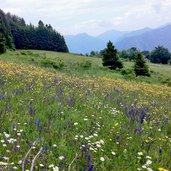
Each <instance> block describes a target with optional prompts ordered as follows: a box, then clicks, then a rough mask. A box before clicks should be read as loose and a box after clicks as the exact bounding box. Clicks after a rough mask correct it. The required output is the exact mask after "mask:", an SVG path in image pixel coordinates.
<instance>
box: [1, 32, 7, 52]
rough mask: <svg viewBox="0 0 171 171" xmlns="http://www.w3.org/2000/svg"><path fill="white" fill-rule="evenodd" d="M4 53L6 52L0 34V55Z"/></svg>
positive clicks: (2, 37)
mask: <svg viewBox="0 0 171 171" xmlns="http://www.w3.org/2000/svg"><path fill="white" fill-rule="evenodd" d="M5 52H6V45H5V37H4V35H3V34H0V54H2V53H5Z"/></svg>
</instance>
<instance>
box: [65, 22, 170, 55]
mask: <svg viewBox="0 0 171 171" xmlns="http://www.w3.org/2000/svg"><path fill="white" fill-rule="evenodd" d="M64 37H65V40H66V44H67V45H68V48H69V50H70V52H74V53H89V52H91V51H92V50H94V51H100V50H102V49H104V48H105V46H106V43H107V42H108V41H109V40H111V41H112V42H113V43H114V45H115V46H116V48H117V49H119V50H124V49H125V50H126V49H129V48H131V47H136V48H137V49H139V50H149V51H151V50H153V49H154V48H155V47H156V46H158V45H161V46H164V47H166V48H168V49H169V51H171V23H169V25H164V26H161V27H158V28H156V29H151V28H148V27H147V28H143V29H139V30H135V31H118V30H109V31H107V32H104V33H102V34H100V35H98V36H90V35H88V34H86V33H83V34H78V35H66V36H64Z"/></svg>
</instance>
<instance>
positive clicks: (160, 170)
mask: <svg viewBox="0 0 171 171" xmlns="http://www.w3.org/2000/svg"><path fill="white" fill-rule="evenodd" d="M158 170H159V171H169V170H167V169H164V168H161V167H159V168H158Z"/></svg>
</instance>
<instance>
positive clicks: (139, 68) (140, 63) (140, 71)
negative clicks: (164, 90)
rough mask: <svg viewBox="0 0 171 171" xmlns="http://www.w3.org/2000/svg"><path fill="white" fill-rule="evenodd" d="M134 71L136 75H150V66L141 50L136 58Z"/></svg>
mask: <svg viewBox="0 0 171 171" xmlns="http://www.w3.org/2000/svg"><path fill="white" fill-rule="evenodd" d="M134 72H135V75H136V76H148V77H149V76H150V73H149V68H148V66H147V64H146V61H145V59H144V57H143V55H142V54H141V53H140V52H139V53H138V54H137V56H136V58H135V64H134Z"/></svg>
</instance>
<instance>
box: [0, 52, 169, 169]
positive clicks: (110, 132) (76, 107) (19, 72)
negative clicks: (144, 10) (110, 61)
mask: <svg viewBox="0 0 171 171" xmlns="http://www.w3.org/2000/svg"><path fill="white" fill-rule="evenodd" d="M0 58H1V59H0V169H1V170H5V171H6V170H7V171H9V170H15V169H17V170H22V164H21V163H22V162H24V158H25V155H26V153H27V152H28V150H29V149H30V148H31V147H32V146H33V142H35V141H36V144H35V145H34V148H33V149H32V150H31V152H30V153H29V155H28V157H27V160H26V161H25V170H26V169H28V170H29V169H30V166H31V163H32V159H33V158H34V157H35V155H36V154H37V153H38V151H39V150H40V148H41V147H42V148H43V150H42V151H41V153H40V155H39V157H37V158H36V160H35V164H34V170H40V171H43V170H53V169H52V168H53V167H50V166H51V165H52V164H53V165H54V166H57V167H59V168H60V170H69V165H70V164H71V170H73V171H74V170H76V171H77V170H78V171H81V170H87V171H89V170H90V171H91V170H93V171H94V170H95V171H99V170H100V171H108V170H113V171H136V170H138V169H141V170H144V171H145V170H147V169H144V168H143V167H146V168H148V169H153V170H154V171H157V170H158V168H160V167H161V168H165V169H167V170H171V164H170V155H171V150H170V146H171V131H170V130H171V122H170V119H171V110H170V106H171V88H170V87H169V86H167V83H162V82H161V81H160V80H158V77H162V79H167V78H169V79H170V75H169V74H168V72H169V71H170V66H164V65H153V64H150V69H151V70H153V73H152V77H151V78H145V77H143V78H135V77H134V76H133V75H129V74H128V75H122V74H121V73H120V71H110V70H108V69H106V68H103V67H102V66H101V59H99V58H88V57H82V56H76V55H72V54H65V53H55V52H46V51H15V52H8V53H6V54H3V55H1V56H0ZM87 61H88V62H87ZM132 65H133V64H132V63H129V62H126V63H125V66H126V67H127V68H126V69H130V68H131V66H132ZM156 66H158V67H156ZM155 77H156V78H155ZM141 81H142V82H150V84H146V83H141ZM163 84H165V85H166V86H164V85H163Z"/></svg>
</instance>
